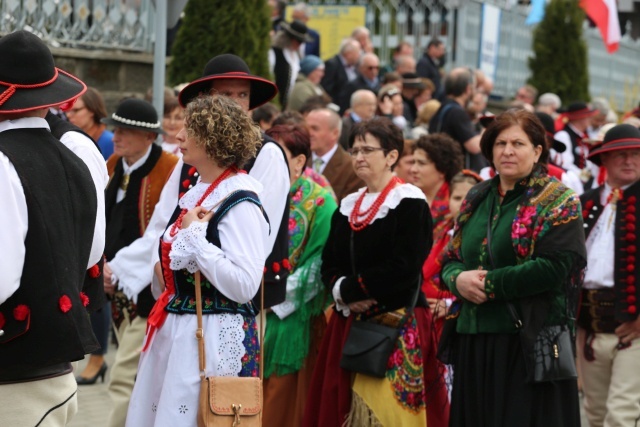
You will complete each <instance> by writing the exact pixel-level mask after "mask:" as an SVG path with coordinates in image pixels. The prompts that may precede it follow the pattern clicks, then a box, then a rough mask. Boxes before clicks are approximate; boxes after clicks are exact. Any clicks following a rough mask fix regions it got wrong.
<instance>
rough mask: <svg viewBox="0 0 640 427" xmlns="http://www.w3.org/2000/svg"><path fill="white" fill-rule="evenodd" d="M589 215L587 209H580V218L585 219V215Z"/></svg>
mask: <svg viewBox="0 0 640 427" xmlns="http://www.w3.org/2000/svg"><path fill="white" fill-rule="evenodd" d="M588 216H589V211H588V210H586V209H585V210H583V211H582V219H587V217H588Z"/></svg>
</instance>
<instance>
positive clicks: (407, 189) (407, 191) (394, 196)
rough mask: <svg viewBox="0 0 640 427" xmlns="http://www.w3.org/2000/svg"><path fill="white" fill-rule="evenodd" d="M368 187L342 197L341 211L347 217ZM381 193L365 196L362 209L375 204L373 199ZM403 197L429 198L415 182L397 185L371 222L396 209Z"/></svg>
mask: <svg viewBox="0 0 640 427" xmlns="http://www.w3.org/2000/svg"><path fill="white" fill-rule="evenodd" d="M366 189H367V188H366V187H363V188H361V189H359V190H358V191H357V192H355V193H352V194H349V195H348V196H347V197H345V198H344V199H342V203H341V204H340V213H341V214H342V215H344V216H346V217H349V216H350V215H351V212H352V211H353V208H354V207H355V205H356V201H357V200H358V197H360V195H361V194H362V193H363V192H364V191H366ZM378 195H380V193H368V194H366V195H365V196H364V200H363V201H362V205H361V206H360V209H362V210H365V209H368V208H369V206H371V205H372V204H373V201H374V200H375V199H376V197H378ZM402 199H422V200H424V201H426V200H427V198H426V197H425V195H424V193H423V192H422V190H420V189H419V188H418V187H416V186H415V185H413V184H401V185H398V186H396V187H395V188H394V189H393V190H391V191H390V192H389V194H388V195H387V198H386V199H385V200H384V202H382V206H380V209H379V210H378V212H377V213H376V214H375V216H374V217H373V220H372V221H371V222H374V221H375V220H376V219H382V218H384V217H386V216H387V213H389V211H390V210H391V209H395V208H396V207H398V205H399V204H400V202H401V201H402Z"/></svg>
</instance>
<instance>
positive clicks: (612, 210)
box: [582, 183, 629, 289]
mask: <svg viewBox="0 0 640 427" xmlns="http://www.w3.org/2000/svg"><path fill="white" fill-rule="evenodd" d="M622 188H623V190H624V189H627V188H629V186H628V185H627V186H625V187H622ZM611 191H612V188H611V186H610V185H609V184H607V183H605V184H604V189H603V190H602V192H601V193H600V203H601V204H602V206H604V208H603V211H602V214H600V218H598V221H597V222H596V224H595V225H594V226H593V230H591V233H589V237H588V238H587V242H586V246H587V271H586V273H585V275H584V283H583V285H582V286H583V287H584V288H585V289H600V288H612V287H613V285H614V284H615V279H614V274H613V273H614V271H613V268H614V266H615V226H616V206H615V205H613V204H611V203H607V198H608V197H609V194H611ZM605 204H606V205H605ZM589 215H592V214H591V213H589Z"/></svg>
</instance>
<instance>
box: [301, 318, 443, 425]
mask: <svg viewBox="0 0 640 427" xmlns="http://www.w3.org/2000/svg"><path fill="white" fill-rule="evenodd" d="M352 321H353V316H350V317H349V318H344V317H343V316H341V315H339V314H337V313H334V314H333V315H332V316H331V320H330V321H329V325H328V326H327V330H326V332H325V336H324V339H323V341H322V344H321V347H320V353H319V354H318V361H317V363H316V367H315V370H314V373H313V379H312V382H311V386H310V389H309V396H308V399H307V404H306V408H305V414H304V419H303V423H302V425H303V426H305V427H308V426H323V427H325V426H326V427H340V426H342V425H343V424H344V422H345V420H346V419H347V418H348V417H350V419H351V422H350V424H351V425H353V426H354V427H355V426H356V425H359V424H358V423H359V419H357V418H354V416H353V414H354V409H355V408H352V405H354V404H358V405H364V406H365V411H366V412H368V413H370V414H372V415H373V416H374V417H373V418H375V420H376V422H377V423H378V425H380V424H381V425H383V426H389V427H394V426H400V425H402V426H407V427H412V426H425V425H427V426H428V427H445V426H447V425H448V423H449V402H448V397H447V390H446V387H445V382H444V379H443V372H444V368H443V366H442V365H441V364H440V362H438V361H437V359H436V350H437V349H436V346H435V334H434V331H433V330H432V318H431V313H430V312H429V311H428V310H426V309H425V308H422V307H416V309H415V310H414V314H413V315H412V316H410V317H409V319H407V322H406V323H405V324H404V325H403V327H402V328H401V331H400V336H399V338H398V341H397V343H396V347H395V349H394V351H393V353H392V354H391V356H390V358H389V361H388V364H387V372H386V375H385V378H373V377H369V376H366V375H361V374H352V373H351V372H349V371H345V370H344V369H342V368H340V359H341V357H342V346H343V344H344V342H345V340H346V338H347V335H348V332H349V329H350V327H351V322H352ZM354 402H358V403H354Z"/></svg>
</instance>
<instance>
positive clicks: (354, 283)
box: [302, 118, 449, 427]
mask: <svg viewBox="0 0 640 427" xmlns="http://www.w3.org/2000/svg"><path fill="white" fill-rule="evenodd" d="M349 145H350V147H351V149H350V154H351V158H352V163H353V167H354V169H355V172H356V175H357V176H358V177H359V178H360V179H362V180H363V181H364V182H365V184H366V187H365V188H362V189H360V190H358V192H356V193H353V194H350V195H348V196H347V197H345V198H344V199H343V200H342V202H341V204H340V208H339V209H338V210H336V212H335V213H334V215H333V218H332V220H331V231H330V234H329V238H328V240H327V243H326V245H325V248H324V252H323V254H322V280H323V282H324V284H325V286H326V287H327V290H328V291H329V292H330V294H331V296H332V297H333V301H334V302H335V308H334V310H333V313H332V315H331V318H330V320H329V324H328V326H327V331H326V332H325V335H324V338H323V341H322V346H321V348H320V353H319V355H318V362H317V363H316V367H315V370H314V374H313V380H312V383H311V387H310V390H309V397H308V399H307V406H306V409H305V417H304V420H303V423H302V425H303V426H332V427H333V426H335V427H338V426H343V425H348V426H369V425H384V426H396V425H397V426H400V425H403V426H404V425H406V426H426V425H427V422H428V425H429V426H430V427H444V426H446V425H447V422H448V416H449V411H448V401H447V394H446V389H445V387H444V382H443V380H442V376H441V365H440V364H439V363H438V362H437V360H436V359H435V343H434V335H433V333H432V318H431V314H430V312H429V310H428V308H427V302H426V300H425V298H424V295H423V294H422V293H421V292H420V285H421V282H422V281H421V274H420V273H421V267H422V263H423V262H424V259H425V258H426V256H427V254H428V252H429V249H430V248H431V238H432V231H431V215H430V213H429V207H428V205H427V203H426V200H425V197H424V194H423V193H422V191H420V190H419V189H418V188H416V187H415V186H413V185H411V184H405V183H403V182H402V181H401V180H399V179H398V178H397V177H396V176H395V175H394V174H393V168H394V167H395V165H396V163H397V162H398V159H399V158H400V156H401V155H402V150H403V146H404V140H403V138H402V132H401V131H400V129H398V128H397V127H396V126H395V125H394V124H393V123H392V122H391V121H390V120H389V119H386V118H374V119H371V120H369V121H365V122H360V123H358V124H356V125H355V127H354V128H353V131H352V133H351V134H350V136H349ZM416 300H417V302H415V301H416ZM414 304H415V308H413V307H414ZM355 322H366V323H382V324H386V325H389V326H391V327H393V328H395V329H397V330H398V333H399V335H398V338H397V340H396V342H395V349H394V351H393V352H392V353H391V356H390V357H389V358H388V360H386V361H385V362H386V365H385V366H382V367H380V369H385V370H386V372H385V376H384V378H382V379H379V378H374V377H372V376H370V375H367V374H364V373H358V372H355V371H354V370H346V369H343V368H341V367H340V365H341V358H342V355H343V348H344V347H345V341H348V340H349V338H348V336H349V334H350V331H351V329H352V325H354V323H355ZM352 345H356V346H358V344H357V343H355V344H354V343H352ZM365 346H366V344H363V345H362V351H363V352H366V351H367V350H368V349H367V348H366V347H365Z"/></svg>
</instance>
